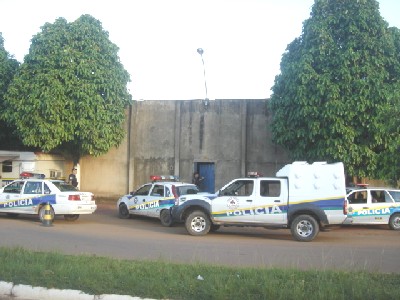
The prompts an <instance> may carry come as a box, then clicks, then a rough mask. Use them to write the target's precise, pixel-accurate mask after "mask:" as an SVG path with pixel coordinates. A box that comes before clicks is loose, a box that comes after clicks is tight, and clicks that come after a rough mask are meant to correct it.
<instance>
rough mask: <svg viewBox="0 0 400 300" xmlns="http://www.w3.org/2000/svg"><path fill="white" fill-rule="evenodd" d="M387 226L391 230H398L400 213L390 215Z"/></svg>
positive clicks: (399, 227) (399, 228)
mask: <svg viewBox="0 0 400 300" xmlns="http://www.w3.org/2000/svg"><path fill="white" fill-rule="evenodd" d="M389 227H390V229H393V230H400V214H394V215H393V216H391V217H390V220H389Z"/></svg>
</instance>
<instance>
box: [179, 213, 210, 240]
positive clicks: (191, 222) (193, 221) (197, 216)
mask: <svg viewBox="0 0 400 300" xmlns="http://www.w3.org/2000/svg"><path fill="white" fill-rule="evenodd" d="M185 227H186V230H187V232H188V233H189V234H190V235H195V236H200V235H206V234H207V233H208V232H209V231H210V228H211V221H210V219H209V218H208V216H207V215H206V214H205V213H204V212H202V211H201V210H195V211H193V212H191V213H190V214H189V215H188V216H187V217H186V219H185Z"/></svg>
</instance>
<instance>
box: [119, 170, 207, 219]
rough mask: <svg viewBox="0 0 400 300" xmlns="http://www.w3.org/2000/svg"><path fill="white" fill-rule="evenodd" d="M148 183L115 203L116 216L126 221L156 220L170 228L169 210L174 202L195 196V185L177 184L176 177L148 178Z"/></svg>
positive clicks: (156, 176)
mask: <svg viewBox="0 0 400 300" xmlns="http://www.w3.org/2000/svg"><path fill="white" fill-rule="evenodd" d="M150 180H151V182H150V183H147V184H144V185H142V186H140V187H139V188H138V189H137V190H136V191H134V192H131V193H129V194H127V195H124V196H122V197H121V198H120V199H119V200H118V202H117V210H118V215H119V217H120V218H121V219H128V218H130V217H131V216H132V215H140V216H147V217H153V218H158V219H160V221H161V224H162V225H163V226H171V225H172V223H173V222H172V218H171V213H170V208H171V207H172V206H173V205H174V204H175V201H177V199H179V198H180V197H182V196H185V195H188V194H197V193H199V189H198V187H197V186H196V185H195V184H192V183H185V182H179V178H178V177H177V176H169V175H167V176H159V175H153V176H150Z"/></svg>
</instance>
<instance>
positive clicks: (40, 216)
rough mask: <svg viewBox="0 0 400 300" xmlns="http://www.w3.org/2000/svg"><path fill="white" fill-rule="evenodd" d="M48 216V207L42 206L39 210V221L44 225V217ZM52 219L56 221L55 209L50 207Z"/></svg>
mask: <svg viewBox="0 0 400 300" xmlns="http://www.w3.org/2000/svg"><path fill="white" fill-rule="evenodd" d="M45 214H46V205H42V206H41V207H40V209H39V220H40V222H42V223H43V221H44V215H45ZM50 215H51V219H52V220H54V209H53V207H51V206H50Z"/></svg>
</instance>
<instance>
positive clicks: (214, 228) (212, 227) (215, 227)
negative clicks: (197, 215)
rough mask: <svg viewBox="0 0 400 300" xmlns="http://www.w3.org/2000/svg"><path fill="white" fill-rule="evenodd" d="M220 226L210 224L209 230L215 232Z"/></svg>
mask: <svg viewBox="0 0 400 300" xmlns="http://www.w3.org/2000/svg"><path fill="white" fill-rule="evenodd" d="M220 227H221V225H215V224H212V225H211V228H210V232H216V231H217V230H218V229H219V228H220Z"/></svg>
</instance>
